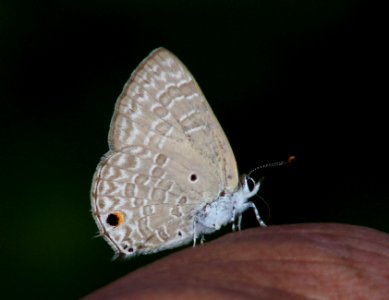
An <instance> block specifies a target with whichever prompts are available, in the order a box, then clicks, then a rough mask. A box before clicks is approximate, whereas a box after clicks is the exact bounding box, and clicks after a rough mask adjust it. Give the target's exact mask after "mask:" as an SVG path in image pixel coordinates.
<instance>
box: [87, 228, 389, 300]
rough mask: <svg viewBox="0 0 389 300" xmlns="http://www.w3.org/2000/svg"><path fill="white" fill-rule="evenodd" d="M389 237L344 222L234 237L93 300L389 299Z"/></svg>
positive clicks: (182, 255) (130, 277) (188, 252)
mask: <svg viewBox="0 0 389 300" xmlns="http://www.w3.org/2000/svg"><path fill="white" fill-rule="evenodd" d="M388 297H389V235H388V234H386V233H383V232H380V231H377V230H374V229H370V228H366V227H358V226H352V225H342V224H299V225H282V226H270V227H268V228H253V229H248V230H243V231H241V232H233V233H230V234H227V235H225V236H222V237H220V238H218V239H216V240H213V241H211V242H206V243H205V244H203V245H199V246H196V247H195V248H189V247H188V248H186V249H183V250H182V251H179V252H176V253H173V254H171V255H169V256H167V257H164V258H162V259H160V260H158V261H156V262H154V263H152V264H150V265H147V266H145V267H143V268H141V269H138V270H136V271H134V272H132V273H129V274H127V275H126V276H124V277H122V278H120V279H118V280H116V281H114V282H112V283H111V284H109V285H107V286H105V287H103V288H101V289H99V290H97V291H95V292H93V293H92V294H90V295H88V296H87V297H86V298H85V299H196V300H198V299H389V298H388Z"/></svg>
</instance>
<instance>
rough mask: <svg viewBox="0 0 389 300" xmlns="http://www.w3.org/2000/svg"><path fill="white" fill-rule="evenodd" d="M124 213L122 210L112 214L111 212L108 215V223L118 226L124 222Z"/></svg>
mask: <svg viewBox="0 0 389 300" xmlns="http://www.w3.org/2000/svg"><path fill="white" fill-rule="evenodd" d="M123 219H124V217H123V214H122V213H121V212H115V213H112V214H109V215H108V217H107V223H108V224H109V225H111V226H114V227H116V226H118V225H120V224H122V223H123Z"/></svg>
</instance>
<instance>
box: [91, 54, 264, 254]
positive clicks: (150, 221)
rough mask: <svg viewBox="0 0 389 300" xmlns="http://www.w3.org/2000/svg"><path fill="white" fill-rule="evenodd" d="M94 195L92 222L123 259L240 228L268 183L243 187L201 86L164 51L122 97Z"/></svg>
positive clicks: (151, 56) (146, 63)
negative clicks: (224, 229)
mask: <svg viewBox="0 0 389 300" xmlns="http://www.w3.org/2000/svg"><path fill="white" fill-rule="evenodd" d="M108 143H109V151H108V152H107V153H106V154H105V155H104V156H103V157H102V159H101V161H100V163H99V164H98V166H97V169H96V172H95V174H94V177H93V182H92V188H91V204H92V215H93V217H94V219H95V221H96V223H97V226H98V228H99V231H100V234H101V235H102V236H103V237H104V239H105V240H106V241H107V242H108V244H109V245H110V246H111V247H112V248H113V250H114V251H115V253H116V255H117V256H124V257H132V256H135V255H137V254H149V253H155V252H159V251H162V250H165V249H170V248H175V247H178V246H181V245H184V244H188V243H190V242H191V241H192V242H193V245H195V244H196V240H197V239H198V238H201V239H202V238H203V236H204V235H205V234H209V233H212V232H214V231H216V230H218V229H220V228H221V227H222V226H224V225H226V224H228V223H232V224H233V225H232V227H233V229H234V230H235V229H236V227H238V228H239V229H240V223H241V216H242V213H243V212H244V211H245V210H247V209H249V208H251V209H253V210H254V212H255V214H256V218H257V220H258V222H259V224H260V225H261V226H263V227H265V226H266V225H265V223H264V222H263V220H262V219H261V217H260V215H259V212H258V210H257V208H256V207H255V205H254V203H253V202H251V201H249V200H248V199H249V198H250V197H252V196H254V195H255V194H256V193H257V192H258V190H259V188H260V182H257V183H255V182H254V184H253V187H252V188H250V187H249V182H250V181H252V179H251V178H250V177H248V176H243V177H242V178H241V179H239V174H238V168H237V164H236V161H235V157H234V154H233V152H232V149H231V146H230V144H229V142H228V140H227V137H226V135H225V134H224V132H223V129H222V127H221V126H220V124H219V122H218V120H217V119H216V117H215V115H214V113H213V112H212V109H211V107H210V106H209V104H208V102H207V100H206V99H205V97H204V95H203V93H202V91H201V89H200V87H199V86H198V84H197V83H196V81H195V79H194V78H193V76H192V75H191V73H190V72H189V71H188V69H187V68H186V67H185V66H184V64H183V63H182V62H181V61H180V60H179V59H178V58H177V57H176V56H175V55H174V54H172V53H171V52H169V51H168V50H166V49H164V48H158V49H155V50H154V51H152V52H151V53H150V54H149V55H148V56H147V57H146V58H145V59H144V60H143V61H142V62H141V63H140V65H139V66H138V67H137V68H136V70H135V71H134V72H133V73H132V75H131V77H130V79H129V80H128V81H127V83H126V84H125V86H124V89H123V91H122V93H121V95H120V96H119V98H118V100H117V102H116V105H115V110H114V113H113V117H112V121H111V125H110V131H109V136H108Z"/></svg>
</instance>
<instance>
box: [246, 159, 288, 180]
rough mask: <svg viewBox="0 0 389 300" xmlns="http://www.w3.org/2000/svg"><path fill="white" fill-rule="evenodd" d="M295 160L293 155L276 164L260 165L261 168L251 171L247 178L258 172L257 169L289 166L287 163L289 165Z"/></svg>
mask: <svg viewBox="0 0 389 300" xmlns="http://www.w3.org/2000/svg"><path fill="white" fill-rule="evenodd" d="M295 159H296V157H295V156H294V155H291V156H289V157H288V158H287V159H286V160H281V161H276V162H271V163H267V164H264V165H262V166H259V167H256V168H255V169H253V170H251V171H250V172H249V174H248V175H247V176H248V177H250V175H251V174H252V173H254V172H255V171H258V170H259V169H267V168H273V167H280V166H283V165H286V164H289V163H291V162H292V161H293V160H295Z"/></svg>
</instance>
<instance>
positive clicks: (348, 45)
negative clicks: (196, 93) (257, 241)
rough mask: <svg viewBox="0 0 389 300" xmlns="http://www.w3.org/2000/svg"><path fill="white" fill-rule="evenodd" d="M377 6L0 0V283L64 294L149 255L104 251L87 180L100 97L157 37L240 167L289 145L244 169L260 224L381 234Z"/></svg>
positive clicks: (109, 97) (108, 96)
mask: <svg viewBox="0 0 389 300" xmlns="http://www.w3.org/2000/svg"><path fill="white" fill-rule="evenodd" d="M211 2H212V4H210V3H211ZM385 18H387V16H386V13H385V10H384V9H383V8H382V7H378V6H376V5H375V4H374V2H373V1H351V0H330V1H329V0H327V1H324V0H323V1H293V0H291V1H238V0H229V1H205V0H204V1H199V0H196V1H160V2H158V1H109V2H108V1H96V0H94V1H82V2H80V1H72V0H70V1H69V0H67V1H47V2H44V1H18V2H17V1H11V0H9V1H6V2H4V1H2V2H1V3H0V39H1V49H0V54H1V56H0V68H1V73H0V76H1V78H0V84H1V86H0V88H1V90H0V93H1V94H0V97H1V114H2V118H1V121H2V122H3V125H2V126H1V129H2V147H1V150H2V170H3V172H2V178H1V182H2V193H1V200H0V221H1V223H0V257H1V258H0V265H1V267H0V272H1V273H0V274H1V292H2V293H5V294H7V295H8V296H13V297H14V298H18V297H21V296H28V297H29V298H34V297H40V298H41V299H44V298H56V299H73V298H78V297H81V296H82V295H85V294H87V293H89V292H91V291H93V290H94V289H96V288H98V287H100V286H102V285H104V284H107V283H108V282H110V281H112V280H113V279H115V278H118V277H120V276H121V275H123V274H125V273H127V272H129V271H131V270H133V269H135V268H137V267H139V266H142V265H144V264H145V263H147V262H149V261H152V260H153V259H156V258H158V255H154V256H148V257H140V258H137V259H134V260H132V261H128V262H111V261H110V258H111V257H112V255H113V252H112V251H111V249H110V247H109V246H108V245H107V244H106V243H105V242H104V241H103V240H102V239H99V238H93V237H94V236H95V235H96V234H97V227H96V225H95V224H94V221H93V219H92V216H91V214H90V200H89V189H90V184H91V180H92V175H93V173H94V170H95V167H96V165H97V163H98V161H99V159H100V157H101V156H102V155H103V154H104V153H105V152H106V151H107V150H108V145H107V134H108V129H109V122H110V118H111V116H112V112H113V107H114V103H115V100H116V98H117V96H118V95H119V93H120V92H121V89H122V87H123V85H124V83H125V81H126V80H127V79H128V77H129V75H130V74H131V72H132V71H133V69H134V68H135V67H136V66H137V64H138V63H139V62H140V61H141V60H142V59H143V58H144V57H145V56H146V55H147V54H148V53H149V52H150V51H151V50H153V49H154V48H156V47H159V46H164V47H166V48H167V49H169V50H171V51H172V52H173V53H175V54H176V55H177V56H178V57H179V58H180V59H181V60H182V61H183V62H184V63H185V64H186V65H187V67H188V69H189V70H191V72H192V73H193V75H194V76H195V78H196V79H197V81H198V83H199V85H200V86H201V87H202V89H203V92H204V93H205V95H206V97H207V99H208V101H209V103H210V105H211V106H212V108H213V110H214V112H215V114H216V116H217V117H218V119H219V121H220V123H221V124H222V126H223V128H224V129H225V132H226V134H227V136H228V138H229V140H230V142H231V145H232V148H233V149H234V152H235V156H236V159H237V161H238V165H239V168H240V171H241V172H242V173H243V172H246V173H247V172H249V171H250V170H251V169H253V168H255V167H256V166H259V165H261V164H264V163H267V162H271V161H277V160H280V159H285V158H286V157H287V156H288V155H291V154H293V155H295V156H296V157H297V159H296V161H295V162H294V164H291V165H288V166H285V167H280V168H276V169H272V170H266V171H263V172H258V173H254V175H253V176H254V177H256V178H259V177H260V176H262V175H265V180H264V182H263V187H262V188H261V192H260V195H261V196H262V197H263V198H264V199H265V200H266V202H267V203H268V206H269V207H270V210H269V208H268V207H267V206H266V205H264V204H263V202H261V201H260V200H259V199H257V200H256V203H257V204H258V207H259V209H260V211H261V213H262V215H263V217H264V218H265V219H266V220H268V221H267V222H268V224H270V225H273V224H288V223H303V222H340V223H351V224H358V225H363V226H369V227H373V228H376V229H379V230H382V231H385V232H388V231H389V220H388V208H389V205H388V199H389V197H388V196H389V192H388V179H389V175H388V166H389V164H388V150H389V147H388V146H387V131H388V124H387V123H388V121H387V119H388V113H387V112H388V109H387V108H386V105H387V102H388V99H389V97H388V92H387V88H388V86H387V79H388V78H387V77H388V76H387V70H388V63H387V56H388V47H387V46H386V42H387V31H386V28H385V26H386V24H384V19H385ZM244 220H245V222H244V227H246V228H247V227H249V226H256V224H255V219H254V216H253V214H252V213H251V212H247V214H246V215H245V218H244ZM253 221H254V222H253ZM226 231H229V229H227V230H226ZM164 254H166V253H164Z"/></svg>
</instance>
